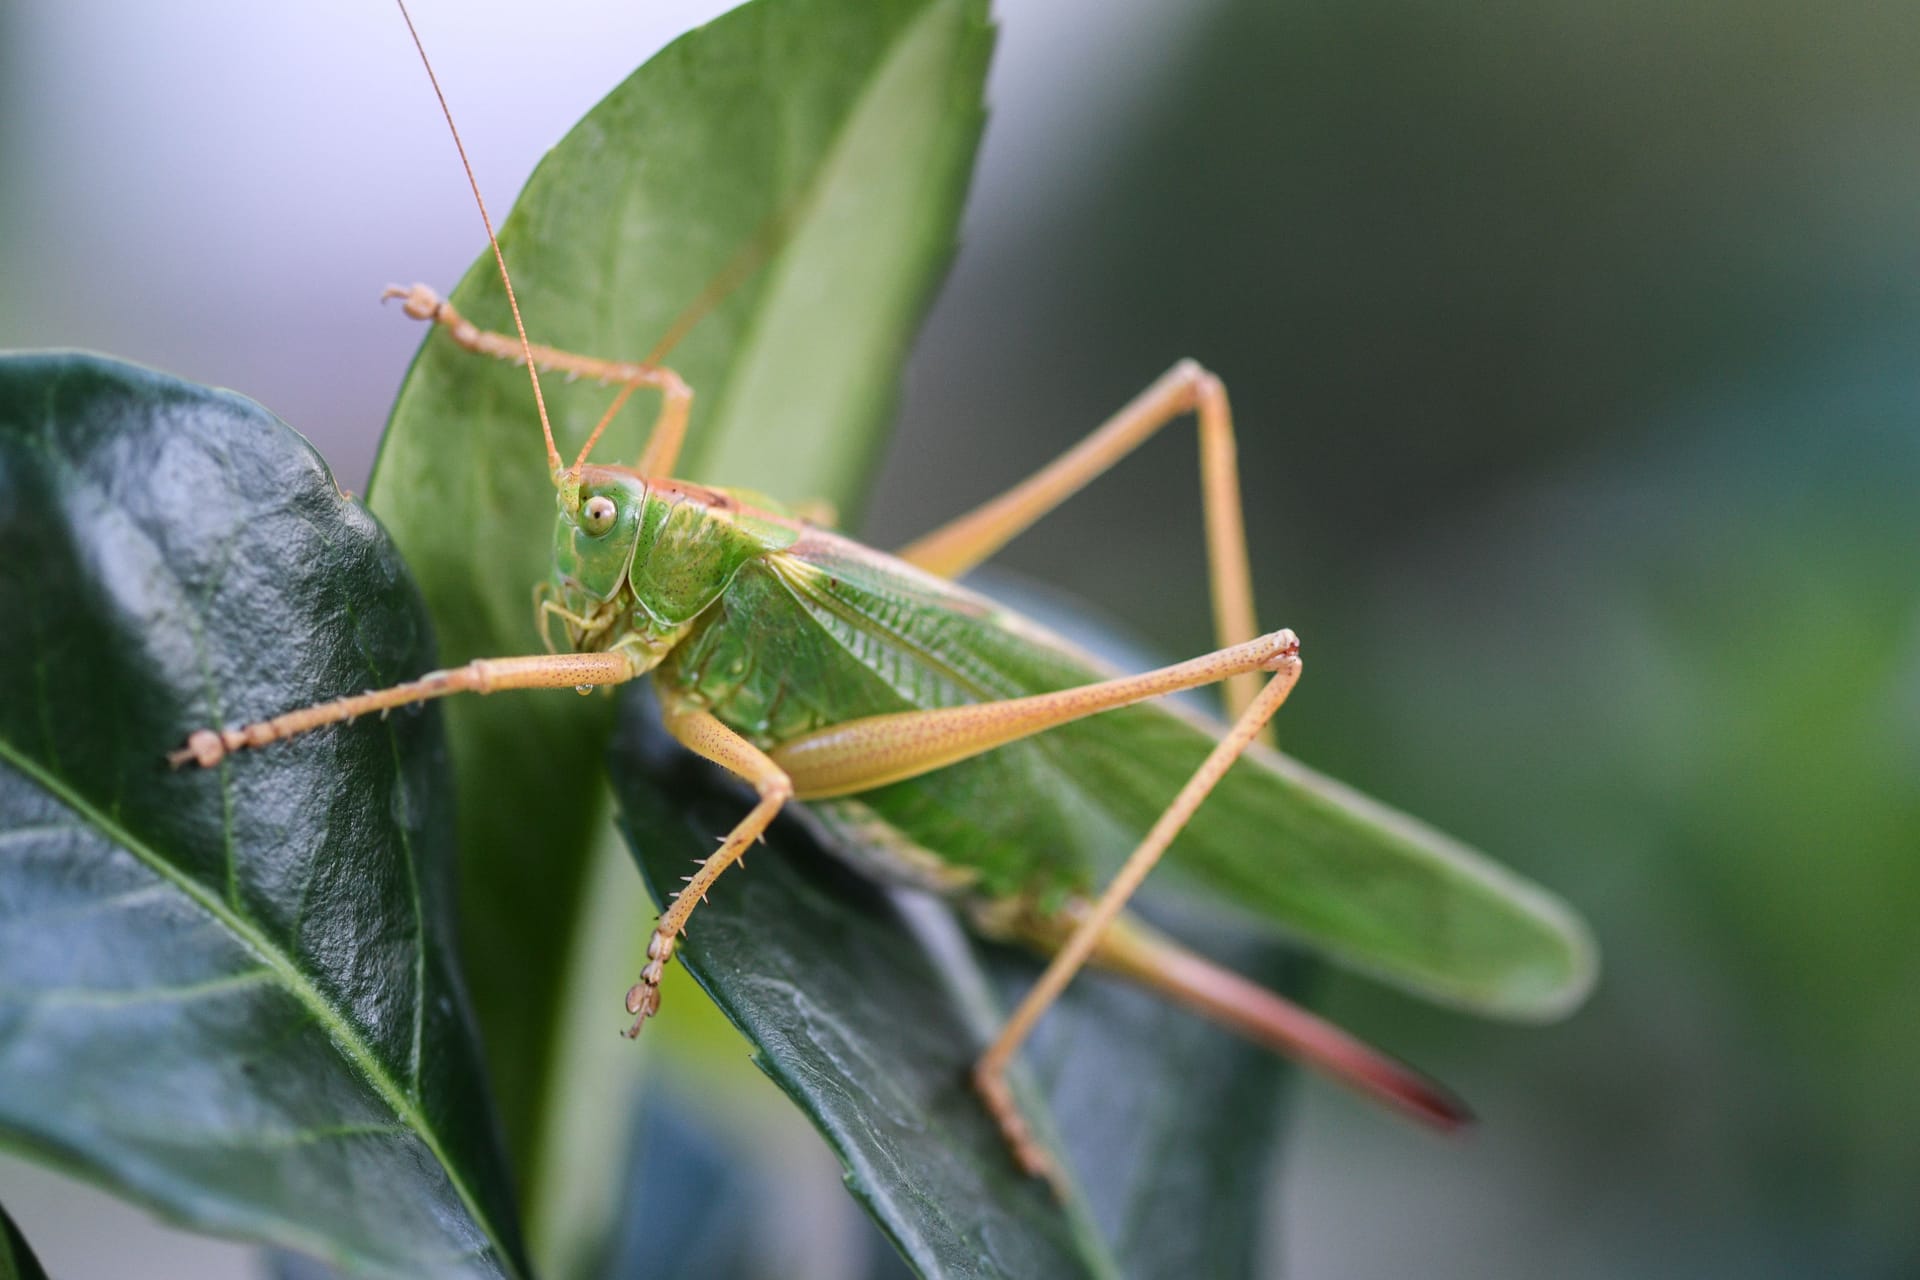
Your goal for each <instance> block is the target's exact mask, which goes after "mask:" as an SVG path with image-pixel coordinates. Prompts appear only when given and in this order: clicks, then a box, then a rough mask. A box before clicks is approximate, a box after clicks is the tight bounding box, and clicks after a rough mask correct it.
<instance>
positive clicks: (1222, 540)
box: [897, 360, 1266, 738]
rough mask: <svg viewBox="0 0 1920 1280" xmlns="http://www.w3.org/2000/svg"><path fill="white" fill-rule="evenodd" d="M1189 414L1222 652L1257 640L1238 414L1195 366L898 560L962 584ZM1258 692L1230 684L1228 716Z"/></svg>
mask: <svg viewBox="0 0 1920 1280" xmlns="http://www.w3.org/2000/svg"><path fill="white" fill-rule="evenodd" d="M1184 413H1192V414H1193V415H1194V416H1195V418H1196V419H1197V420H1198V422H1199V424H1200V497H1201V501H1202V505H1203V507H1204V510H1205V515H1206V530H1207V565H1208V574H1209V578H1210V580H1211V584H1212V592H1213V620H1214V634H1215V636H1216V637H1217V640H1218V643H1219V644H1220V645H1221V647H1223V648H1224V647H1226V646H1229V645H1235V644H1239V643H1241V642H1242V641H1246V640H1251V639H1252V638H1253V637H1254V636H1256V635H1258V634H1259V624H1258V623H1256V622H1255V621H1254V609H1253V575H1252V572H1251V570H1250V569H1249V567H1248V561H1247V526H1246V519H1245V516H1244V514H1243V512H1242V511H1241V506H1240V470H1239V462H1238V461H1237V454H1236V450H1235V448H1234V440H1233V411H1232V409H1231V407H1230V406H1229V405H1228V403H1227V391H1226V387H1225V386H1223V385H1222V384H1221V382H1220V379H1219V378H1217V377H1215V376H1214V375H1213V374H1211V373H1209V372H1208V371H1207V370H1206V369H1203V368H1202V367H1201V366H1200V365H1198V364H1196V363H1195V362H1194V361H1192V360H1182V361H1181V362H1180V363H1179V364H1177V365H1175V366H1174V367H1173V368H1171V369H1169V370H1168V371H1167V372H1166V373H1165V374H1163V375H1161V377H1160V379H1159V381H1157V382H1155V383H1154V384H1153V385H1152V386H1150V387H1148V388H1147V389H1146V390H1145V391H1143V392H1141V393H1140V394H1139V395H1138V396H1136V397H1134V399H1133V401H1132V402H1131V403H1129V404H1128V405H1127V406H1126V407H1125V408H1123V409H1121V410H1120V412H1119V413H1116V414H1114V415H1113V417H1111V418H1109V419H1108V420H1107V421H1106V422H1105V423H1104V424H1102V425H1101V426H1100V427H1099V428H1097V429H1096V430H1095V431H1094V432H1093V433H1092V434H1091V435H1089V436H1088V437H1087V438H1086V439H1084V440H1082V441H1081V442H1080V443H1079V444H1077V445H1075V446H1074V447H1073V448H1071V449H1069V450H1067V451H1066V452H1065V453H1063V454H1061V455H1060V456H1059V457H1058V458H1055V459H1054V460H1053V461H1052V462H1051V463H1049V464H1047V465H1046V466H1045V467H1043V468H1041V469H1040V470H1039V471H1037V472H1035V473H1034V474H1033V475H1031V476H1029V477H1028V478H1027V479H1025V480H1023V481H1022V482H1021V483H1019V484H1017V485H1015V486H1014V487H1013V488H1011V489H1009V490H1007V491H1006V492H1005V493H1003V494H1001V495H1000V496H999V497H997V498H994V499H993V500H992V501H990V502H987V503H985V504H984V505H982V506H979V507H976V508H975V509H974V510H972V511H970V512H968V513H967V514H966V515H963V516H960V517H959V518H958V519H955V520H952V521H949V522H948V523H947V524H944V525H942V526H941V527H940V528H938V529H935V530H934V531H933V532H932V533H929V534H926V535H924V536H922V537H920V538H918V539H916V540H914V541H913V542H911V543H909V544H908V545H907V546H905V547H903V548H901V549H900V551H899V552H898V553H897V554H898V555H899V557H900V558H901V559H902V560H906V561H908V562H909V563H911V564H915V565H918V566H919V567H920V568H922V569H925V570H927V571H928V572H930V573H937V574H939V575H940V576H942V577H946V578H952V577H958V576H959V575H961V574H963V573H965V572H966V571H967V570H969V569H971V568H973V567H974V566H975V565H977V564H980V563H981V562H982V561H984V560H986V559H988V558H989V557H990V556H992V555H993V553H994V552H996V551H998V550H999V549H1000V548H1001V547H1004V546H1005V545H1006V544H1007V543H1009V542H1011V541H1013V539H1014V538H1016V537H1018V536H1019V535H1020V534H1021V533H1023V532H1024V531H1026V530H1027V529H1028V528H1030V527H1031V526H1032V525H1033V524H1034V522H1035V521H1037V520H1039V519H1040V517H1042V516H1044V515H1046V514H1047V513H1048V512H1049V511H1052V510H1053V509H1054V508H1055V507H1057V506H1059V505H1060V504H1061V503H1063V502H1065V501H1066V500H1067V499H1068V498H1070V497H1072V496H1073V495H1074V494H1076V493H1078V492H1079V491H1080V490H1081V489H1083V488H1085V487H1086V485H1087V484H1088V483H1089V482H1091V481H1092V480H1093V479H1094V478H1095V477H1096V476H1099V475H1101V474H1102V473H1103V472H1105V471H1107V470H1108V469H1109V468H1110V467H1112V466H1113V465H1114V464H1115V463H1116V462H1118V461H1120V459H1122V458H1124V457H1126V456H1127V455H1128V454H1129V453H1132V452H1133V451H1134V450H1135V449H1137V448H1139V447H1140V445H1141V444H1143V443H1144V442H1145V441H1146V440H1148V439H1149V438H1150V437H1152V436H1153V435H1154V433H1156V432H1157V431H1159V430H1160V429H1161V428H1162V427H1164V426H1166V425H1167V424H1168V423H1169V422H1172V421H1173V420H1174V419H1175V418H1178V417H1179V416H1180V415H1181V414H1184ZM1259 688H1260V679H1259V676H1258V675H1257V674H1254V673H1248V674H1246V675H1242V676H1236V677H1234V678H1233V679H1232V680H1229V681H1228V682H1227V687H1226V702H1227V711H1228V714H1230V715H1235V716H1237V715H1239V714H1240V713H1241V712H1242V711H1244V710H1246V708H1247V707H1248V705H1249V704H1251V703H1252V701H1253V698H1254V695H1255V694H1256V693H1257V692H1258V691H1259ZM1262 736H1263V738H1264V737H1265V736H1266V734H1265V733H1264V732H1263V734H1262Z"/></svg>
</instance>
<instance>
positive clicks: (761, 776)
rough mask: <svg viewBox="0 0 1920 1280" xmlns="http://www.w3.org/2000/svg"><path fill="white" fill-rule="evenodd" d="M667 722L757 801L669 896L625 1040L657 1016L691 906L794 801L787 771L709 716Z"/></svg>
mask: <svg viewBox="0 0 1920 1280" xmlns="http://www.w3.org/2000/svg"><path fill="white" fill-rule="evenodd" d="M666 722H667V732H668V733H671V734H672V735H673V736H674V737H675V738H677V739H678V740H679V741H680V744H681V745H682V746H684V747H686V748H687V749H688V750H689V751H692V752H694V753H695V754H696V755H700V756H704V757H705V758H706V759H708V760H711V761H713V762H714V763H715V764H717V765H719V766H720V767H721V768H723V769H726V770H728V771H729V772H731V773H733V774H736V775H738V776H739V777H741V778H744V779H745V780H746V781H748V782H750V783H752V784H753V789H754V790H755V791H757V792H759V793H760V802H759V803H758V804H756V805H754V807H753V810H752V812H750V813H748V814H747V816H746V817H745V818H743V819H741V821H740V825H739V826H737V827H735V828H734V829H733V830H732V832H730V833H729V834H728V836H727V838H726V839H725V840H723V841H721V843H720V847H719V848H718V849H716V850H714V852H713V853H712V855H711V856H709V857H708V858H707V859H706V861H704V862H702V863H701V864H700V869H699V870H698V871H696V872H694V873H693V874H692V875H690V876H688V877H687V883H686V887H685V888H683V889H681V890H680V892H678V893H676V894H674V895H673V901H672V903H671V904H669V905H668V907H667V909H666V910H665V911H664V912H662V913H661V915H660V919H659V922H658V923H657V924H655V925H654V928H653V936H652V937H651V938H649V939H648V940H647V967H646V968H645V969H642V970H641V971H640V981H638V982H636V983H634V984H633V987H632V989H631V990H629V991H628V992H627V1012H628V1013H630V1014H632V1015H633V1026H632V1027H631V1028H629V1029H628V1031H627V1036H628V1038H629V1039H631V1038H632V1037H634V1036H637V1035H639V1034H640V1028H641V1027H642V1026H644V1025H646V1021H647V1019H648V1018H650V1017H652V1016H653V1015H654V1014H656V1013H658V1012H659V1011H660V979H661V977H662V976H663V975H664V974H665V972H666V968H667V962H668V961H669V960H671V959H673V949H674V945H675V943H676V942H677V941H678V940H679V937H680V934H681V933H682V932H683V931H684V930H685V929H686V927H687V917H688V916H690V915H692V914H693V909H694V907H695V906H697V905H699V904H700V903H702V902H705V901H706V900H707V890H708V889H710V888H712V887H713V882H714V881H715V880H718V879H719V878H720V873H721V872H723V871H725V870H726V869H727V868H728V867H730V866H732V865H733V864H734V863H736V862H738V861H739V860H740V858H741V856H742V855H743V854H745V853H746V851H747V846H748V845H750V844H752V843H753V842H754V841H755V840H758V839H759V838H760V833H761V832H763V831H765V830H766V829H767V827H768V825H769V824H770V823H772V821H773V819H774V816H775V815H776V814H778V813H779V812H780V809H781V807H782V806H784V805H785V804H786V803H787V801H789V800H791V799H792V798H793V781H792V779H790V778H788V777H787V774H786V771H785V770H783V769H781V768H780V766H779V765H777V764H775V763H774V762H773V761H772V760H771V759H769V758H768V757H767V754H766V752H764V751H762V750H760V748H758V747H756V746H754V745H753V744H752V743H751V742H748V741H747V740H746V739H745V738H743V737H741V736H740V735H739V734H737V733H735V732H734V731H733V730H731V729H729V728H727V726H726V725H724V724H722V723H720V721H719V720H717V719H715V718H714V717H713V716H711V715H709V714H708V713H707V712H705V711H695V710H691V709H687V708H679V709H669V710H668V711H667V713H666Z"/></svg>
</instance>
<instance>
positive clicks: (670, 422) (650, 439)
mask: <svg viewBox="0 0 1920 1280" xmlns="http://www.w3.org/2000/svg"><path fill="white" fill-rule="evenodd" d="M382 296H383V297H387V298H404V299H405V300H406V301H405V307H404V309H405V311H406V313H407V314H408V315H410V316H412V317H413V318H414V319H415V320H431V321H432V322H433V323H435V324H437V325H440V326H441V327H442V328H444V329H445V330H446V331H447V334H448V336H450V337H451V338H452V339H453V340H454V341H455V342H456V343H458V344H459V345H460V346H461V347H463V348H464V349H466V350H468V351H473V352H477V353H478V354H480V355H486V356H492V357H493V358H494V359H496V360H506V361H510V362H512V363H514V364H520V363H523V362H524V361H525V360H526V356H525V354H524V353H523V352H522V351H521V349H520V339H519V338H518V337H516V336H513V335H509V334H504V333H491V332H488V331H487V330H485V329H481V328H478V327H477V326H475V325H474V323H473V322H472V321H470V320H468V319H467V318H466V317H465V316H463V315H461V314H460V313H459V312H458V311H456V310H454V307H453V304H452V303H451V302H448V301H446V300H445V299H443V298H442V297H441V296H440V295H439V294H437V293H435V292H434V291H433V290H432V289H430V288H428V287H427V286H426V285H424V284H416V285H414V286H413V287H412V288H410V289H403V288H401V287H400V286H399V285H389V286H388V287H387V291H386V293H385V294H383V295H382ZM533 360H534V363H535V364H537V365H538V366H539V367H540V368H541V369H542V370H543V371H545V370H558V371H559V372H561V373H568V374H573V375H574V376H576V377H582V378H593V379H595V380H596V381H599V382H604V383H618V384H620V388H621V390H620V392H619V394H618V395H616V396H615V397H614V400H613V404H612V405H611V406H609V407H608V409H607V412H606V414H605V415H604V416H603V417H602V418H601V419H600V424H599V425H598V426H596V427H595V428H594V429H593V433H592V434H591V435H589V436H588V437H587V442H586V445H585V446H584V447H583V448H582V449H581V450H580V457H579V459H577V460H576V461H575V464H574V465H575V466H578V465H579V463H580V462H581V461H584V460H585V459H586V456H587V453H588V451H589V450H591V449H592V448H593V445H594V442H595V441H597V440H598V439H599V438H600V433H601V432H602V431H605V430H606V429H607V424H608V423H609V422H611V421H612V420H613V416H614V415H615V414H616V413H618V412H619V411H620V407H621V406H622V405H624V404H625V403H626V402H627V397H628V396H630V395H632V394H633V392H634V390H635V389H636V388H638V387H655V388H658V389H659V392H660V415H659V417H657V418H656V419H654V424H653V431H652V432H651V433H650V434H649V435H648V436H647V444H646V448H645V449H643V450H642V451H641V453H640V461H639V464H638V470H639V472H640V474H641V475H645V476H668V475H671V474H672V473H673V466H674V463H676V462H677V461H679V458H680V446H681V445H682V444H683V443H685V441H686V437H687V412H688V410H689V409H691V408H692V406H693V390H692V389H691V388H690V387H688V386H687V384H686V382H685V381H683V380H682V379H681V377H680V375H679V374H677V373H675V372H674V371H673V370H671V369H668V368H666V367H664V366H662V365H656V364H636V363H634V362H632V361H627V360H602V359H600V358H599V357H597V356H583V355H576V354H574V353H573V352H571V351H561V350H559V349H558V348H556V347H543V346H541V345H540V344H539V343H534V344H533Z"/></svg>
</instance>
